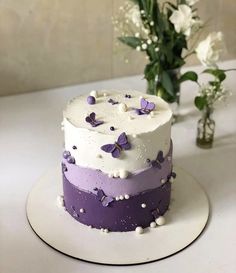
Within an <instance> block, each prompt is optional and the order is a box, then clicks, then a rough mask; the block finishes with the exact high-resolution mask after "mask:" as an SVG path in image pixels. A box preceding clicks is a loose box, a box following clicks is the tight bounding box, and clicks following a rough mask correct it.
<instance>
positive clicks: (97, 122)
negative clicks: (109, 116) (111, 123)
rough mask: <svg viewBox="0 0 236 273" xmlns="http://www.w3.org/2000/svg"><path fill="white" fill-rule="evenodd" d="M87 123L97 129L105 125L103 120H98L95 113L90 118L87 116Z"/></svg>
mask: <svg viewBox="0 0 236 273" xmlns="http://www.w3.org/2000/svg"><path fill="white" fill-rule="evenodd" d="M85 121H86V122H88V123H90V125H91V126H92V127H97V126H99V125H101V124H103V123H104V122H103V121H101V120H96V114H95V113H94V112H92V113H91V114H90V115H89V116H87V117H86V118H85Z"/></svg>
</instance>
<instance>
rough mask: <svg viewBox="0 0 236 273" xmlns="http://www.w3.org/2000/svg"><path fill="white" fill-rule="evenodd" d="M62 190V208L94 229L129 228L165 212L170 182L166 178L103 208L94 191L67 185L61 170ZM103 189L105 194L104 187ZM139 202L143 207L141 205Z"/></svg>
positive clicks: (125, 229)
mask: <svg viewBox="0 0 236 273" xmlns="http://www.w3.org/2000/svg"><path fill="white" fill-rule="evenodd" d="M146 181H147V180H146ZM63 189H64V201H65V208H66V210H67V211H68V212H69V213H70V214H71V216H73V217H74V218H75V219H76V220H77V221H79V222H81V223H83V224H85V225H91V226H92V227H95V228H98V229H101V228H104V229H105V228H106V229H108V230H110V231H131V230H135V228H136V227H137V226H141V227H143V228H145V227H148V226H149V225H150V223H151V222H152V221H154V220H155V218H156V217H158V215H163V214H164V213H165V212H166V210H167V209H168V207H169V203H170V193H171V183H170V182H169V181H168V182H166V183H165V184H163V185H162V186H160V187H157V188H155V189H151V190H148V191H144V192H142V193H140V194H137V195H134V196H130V198H129V199H127V200H126V199H124V200H119V201H116V200H114V201H113V202H111V203H110V204H109V206H107V207H104V206H103V204H102V202H101V201H100V198H99V197H98V196H97V195H96V194H94V193H89V192H86V191H83V190H81V189H79V188H78V187H76V186H75V185H73V184H71V183H70V181H68V179H67V178H66V176H65V174H64V172H63ZM103 191H104V192H105V194H107V193H106V191H105V189H103ZM142 204H145V205H146V207H145V208H143V207H142V206H141V205H142Z"/></svg>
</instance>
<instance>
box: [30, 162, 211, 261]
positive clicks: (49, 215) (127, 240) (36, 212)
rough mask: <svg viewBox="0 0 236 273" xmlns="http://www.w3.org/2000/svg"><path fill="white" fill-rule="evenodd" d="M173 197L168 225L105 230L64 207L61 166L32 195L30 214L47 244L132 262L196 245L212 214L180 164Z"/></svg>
mask: <svg viewBox="0 0 236 273" xmlns="http://www.w3.org/2000/svg"><path fill="white" fill-rule="evenodd" d="M175 171H176V173H177V178H176V179H175V181H174V182H173V183H172V186H173V190H172V200H171V205H170V209H169V211H168V212H167V213H166V214H165V218H166V224H165V225H164V226H158V227H156V228H146V229H145V232H144V233H143V234H141V235H140V234H136V232H135V231H131V232H109V233H104V232H101V231H100V230H97V229H92V228H89V227H88V226H85V225H83V224H80V223H79V222H77V221H76V220H75V219H74V218H72V217H71V216H70V215H69V214H68V213H67V212H66V211H65V210H64V209H63V208H62V207H61V208H60V207H58V206H57V201H56V200H57V196H58V195H61V194H62V179H61V170H60V168H56V169H53V170H52V171H50V172H49V173H47V174H46V175H45V176H43V177H42V178H41V179H40V180H39V181H38V183H37V184H36V185H35V187H34V188H33V189H32V191H31V192H30V194H29V197H28V202H27V217H28V220H29V222H30V225H31V227H32V228H33V230H34V231H35V232H36V234H37V235H38V236H39V237H40V238H41V239H42V240H43V241H44V242H46V243H47V244H48V245H50V246H51V247H53V248H55V249H56V250H58V251H60V252H62V253H64V254H67V255H69V256H72V257H75V258H78V259H82V260H85V261H89V262H94V263H101V264H112V265H128V264H140V263H145V262H150V261H155V260H159V259H162V258H164V257H167V256H170V255H172V254H174V253H176V252H179V251H180V250H182V249H184V248H185V247H187V246H188V245H189V244H191V243H192V242H193V241H194V240H195V239H196V238H197V237H198V236H199V235H200V234H201V232H202V231H203V229H204V227H205V226H206V223H207V219H208V215H209V203H208V199H207V196H206V194H205V193H204V191H203V189H202V188H201V186H200V185H199V184H198V183H197V182H196V180H195V179H194V178H193V177H192V176H191V175H189V174H187V173H186V172H185V171H184V170H182V169H180V168H177V167H176V168H175Z"/></svg>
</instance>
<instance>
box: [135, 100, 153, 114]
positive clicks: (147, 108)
mask: <svg viewBox="0 0 236 273" xmlns="http://www.w3.org/2000/svg"><path fill="white" fill-rule="evenodd" d="M154 109H155V103H153V102H149V101H147V100H145V99H144V98H142V99H141V108H140V109H135V111H136V113H137V114H138V115H144V114H146V115H148V114H149V113H150V112H151V111H153V110H154Z"/></svg>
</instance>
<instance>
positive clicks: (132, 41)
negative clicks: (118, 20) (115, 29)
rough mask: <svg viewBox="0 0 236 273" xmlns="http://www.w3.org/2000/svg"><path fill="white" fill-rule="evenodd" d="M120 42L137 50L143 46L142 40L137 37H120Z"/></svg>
mask: <svg viewBox="0 0 236 273" xmlns="http://www.w3.org/2000/svg"><path fill="white" fill-rule="evenodd" d="M118 40H119V41H120V42H122V43H123V44H125V45H127V46H129V47H132V48H136V47H137V46H140V45H141V39H139V38H136V37H132V36H128V37H118Z"/></svg>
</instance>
